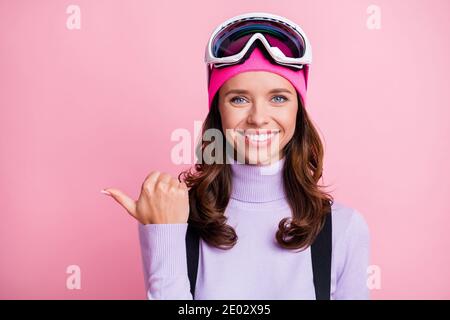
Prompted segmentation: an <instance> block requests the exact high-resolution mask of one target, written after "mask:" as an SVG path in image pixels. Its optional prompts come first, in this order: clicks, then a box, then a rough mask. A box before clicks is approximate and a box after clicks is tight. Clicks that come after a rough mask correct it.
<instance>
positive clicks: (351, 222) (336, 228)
mask: <svg viewBox="0 0 450 320" xmlns="http://www.w3.org/2000/svg"><path fill="white" fill-rule="evenodd" d="M331 211H332V213H331V214H332V216H331V217H332V232H333V243H338V242H349V241H352V240H353V241H357V242H365V243H368V242H369V226H368V224H367V221H366V219H365V218H364V216H363V215H362V214H361V213H360V212H359V211H358V210H356V209H354V208H352V207H350V206H347V205H345V204H343V203H341V202H336V201H335V202H334V203H333V205H332V206H331ZM361 244H362V243H361Z"/></svg>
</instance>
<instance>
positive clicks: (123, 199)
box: [102, 188, 136, 218]
mask: <svg viewBox="0 0 450 320" xmlns="http://www.w3.org/2000/svg"><path fill="white" fill-rule="evenodd" d="M103 191H105V192H103ZM102 193H105V194H108V195H110V196H111V197H112V198H114V200H116V201H117V202H118V203H119V204H120V205H121V206H122V207H124V208H125V210H127V211H128V213H129V214H130V215H131V216H133V217H134V218H136V202H135V201H134V200H133V199H131V198H130V197H128V196H127V195H126V194H125V193H123V192H122V191H120V190H118V189H114V188H108V189H103V190H102Z"/></svg>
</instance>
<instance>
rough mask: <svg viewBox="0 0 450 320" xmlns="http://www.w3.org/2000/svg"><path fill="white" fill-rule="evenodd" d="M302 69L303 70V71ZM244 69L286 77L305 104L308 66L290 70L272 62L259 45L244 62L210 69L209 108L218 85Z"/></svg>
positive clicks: (244, 70) (218, 87)
mask: <svg viewBox="0 0 450 320" xmlns="http://www.w3.org/2000/svg"><path fill="white" fill-rule="evenodd" d="M303 70H304V71H305V72H303ZM246 71H269V72H273V73H276V74H278V75H280V76H282V77H284V78H286V79H287V80H289V81H290V82H291V84H292V85H293V86H294V88H295V89H296V90H297V94H298V95H299V96H300V98H301V100H302V101H303V105H306V88H307V85H308V71H309V66H304V67H303V69H300V70H292V69H290V68H287V67H284V66H282V65H278V64H273V63H271V62H270V61H269V60H268V59H267V58H266V57H265V56H264V54H263V52H261V50H260V49H259V47H255V49H254V50H253V52H252V53H251V55H250V57H249V58H248V59H247V60H245V62H244V63H242V64H235V65H231V66H228V67H223V68H219V69H216V68H213V69H212V71H211V72H212V73H211V78H210V81H209V88H208V96H209V108H211V103H212V101H213V99H214V96H215V94H216V93H217V92H218V91H219V89H220V87H221V86H222V85H223V84H224V83H225V82H226V81H227V80H228V79H230V78H232V77H233V76H235V75H237V74H239V73H241V72H246Z"/></svg>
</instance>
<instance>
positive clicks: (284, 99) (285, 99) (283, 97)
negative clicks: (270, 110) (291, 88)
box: [272, 96, 288, 103]
mask: <svg viewBox="0 0 450 320" xmlns="http://www.w3.org/2000/svg"><path fill="white" fill-rule="evenodd" d="M275 98H282V99H283V100H281V101H280V100H278V101H275V102H279V103H283V102H286V101H287V100H288V99H287V98H286V97H285V96H275V97H273V98H272V100H273V99H275Z"/></svg>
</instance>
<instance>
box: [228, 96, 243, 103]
mask: <svg viewBox="0 0 450 320" xmlns="http://www.w3.org/2000/svg"><path fill="white" fill-rule="evenodd" d="M236 99H237V100H240V101H245V99H244V98H242V97H234V98H232V99H231V100H230V101H231V102H233V103H235V101H236ZM237 104H240V103H239V102H237Z"/></svg>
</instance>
